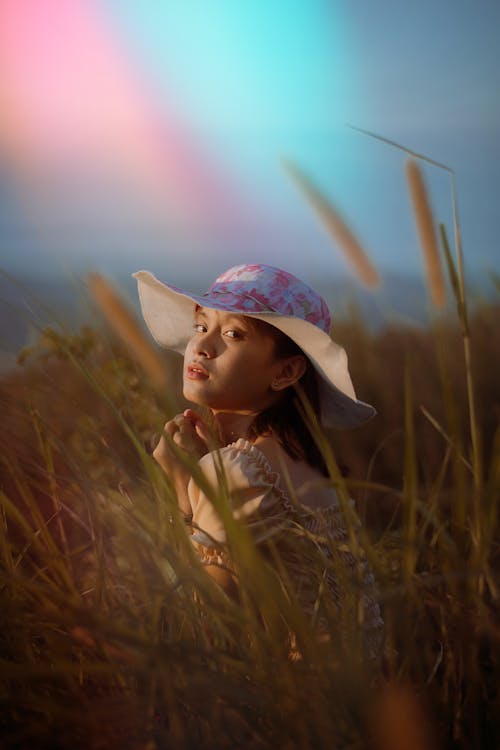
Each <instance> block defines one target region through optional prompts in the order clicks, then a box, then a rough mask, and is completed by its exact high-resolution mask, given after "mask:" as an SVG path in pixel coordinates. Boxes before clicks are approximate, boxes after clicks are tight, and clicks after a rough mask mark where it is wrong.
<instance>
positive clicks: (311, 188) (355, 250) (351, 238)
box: [282, 159, 380, 288]
mask: <svg viewBox="0 0 500 750" xmlns="http://www.w3.org/2000/svg"><path fill="white" fill-rule="evenodd" d="M282 164H283V167H284V169H285V171H286V173H287V174H288V175H289V177H291V179H292V181H293V182H294V183H295V184H296V185H297V187H298V188H299V190H300V191H301V192H302V194H303V195H304V196H305V198H306V199H307V200H308V201H309V203H310V204H311V206H312V207H313V209H314V210H315V211H316V213H317V215H318V216H319V218H320V220H321V221H322V223H323V225H324V226H325V228H326V230H327V232H328V234H329V235H330V236H331V237H333V239H334V240H335V241H336V242H338V244H339V246H340V248H341V250H342V252H343V253H344V256H345V258H346V259H347V261H348V262H349V264H350V265H351V267H352V268H353V269H354V272H355V273H356V276H357V277H358V279H359V280H360V281H361V283H362V284H363V285H364V286H366V287H369V288H371V287H375V286H378V285H379V284H380V277H379V274H378V272H377V270H376V269H375V267H374V266H373V264H372V263H371V261H370V259H369V257H368V254H367V253H366V252H365V250H364V249H363V248H362V246H361V244H360V242H359V240H358V239H357V237H356V236H355V235H354V233H353V231H352V230H351V229H350V228H349V227H348V226H347V224H346V223H345V221H344V220H343V219H342V218H341V216H340V215H339V213H338V211H337V210H336V209H335V208H334V207H333V205H332V204H331V203H330V202H329V201H328V200H327V199H326V198H325V197H324V195H323V194H322V193H321V192H320V191H319V190H318V188H317V187H316V185H314V184H313V183H312V182H311V180H310V179H309V178H308V177H307V176H306V175H305V174H304V173H303V172H302V170H300V169H299V168H298V167H297V166H295V164H293V163H292V162H291V161H289V160H288V159H284V160H283V161H282Z"/></svg>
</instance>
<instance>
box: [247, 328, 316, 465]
mask: <svg viewBox="0 0 500 750" xmlns="http://www.w3.org/2000/svg"><path fill="white" fill-rule="evenodd" d="M247 321H250V322H251V325H253V326H255V328H257V329H260V330H262V331H265V333H266V334H267V335H271V336H272V338H273V339H274V344H275V354H276V356H277V357H278V358H283V359H284V358H286V357H293V356H295V355H298V354H301V355H302V356H303V357H305V359H306V370H305V372H304V374H303V375H302V377H301V378H300V380H299V382H298V385H299V386H300V389H301V391H302V393H303V395H304V396H305V398H306V399H307V401H308V402H309V404H310V405H311V408H312V409H313V411H314V412H315V413H316V414H319V410H320V401H319V389H318V381H317V378H316V372H315V370H314V367H313V366H312V364H311V362H310V361H309V359H308V358H307V356H306V355H305V354H304V352H303V351H302V349H301V348H300V347H299V346H298V345H297V344H296V343H295V341H292V339H291V338H289V337H288V336H287V335H286V334H285V333H283V332H282V331H280V330H279V329H278V328H276V327H275V326H273V325H270V324H269V323H266V322H264V321H262V320H257V319H255V318H250V317H248V318H247ZM266 433H272V434H273V435H274V436H275V437H276V438H277V439H278V441H279V442H280V444H281V445H282V447H283V448H284V450H285V451H286V452H287V453H288V455H289V456H290V457H291V458H293V459H294V460H295V461H300V460H303V461H306V463H308V464H309V466H312V467H313V468H315V469H318V470H319V471H320V472H321V473H322V474H323V475H324V476H328V470H327V468H326V464H325V459H324V458H323V455H322V453H321V451H320V450H319V448H318V446H317V445H316V442H315V440H314V438H313V436H312V435H311V431H310V430H309V428H308V426H307V424H306V422H305V420H304V417H303V412H302V409H301V406H300V401H299V398H298V395H297V392H296V389H295V387H294V386H290V387H289V388H287V389H286V390H285V391H284V393H283V395H282V397H281V398H280V400H279V401H277V402H276V403H275V404H273V405H272V406H269V407H268V408H267V409H264V410H263V411H261V412H260V413H259V414H258V415H257V416H256V417H255V419H254V420H253V422H252V424H251V425H250V427H249V429H248V432H247V439H248V440H255V438H257V437H258V436H259V435H264V434H266Z"/></svg>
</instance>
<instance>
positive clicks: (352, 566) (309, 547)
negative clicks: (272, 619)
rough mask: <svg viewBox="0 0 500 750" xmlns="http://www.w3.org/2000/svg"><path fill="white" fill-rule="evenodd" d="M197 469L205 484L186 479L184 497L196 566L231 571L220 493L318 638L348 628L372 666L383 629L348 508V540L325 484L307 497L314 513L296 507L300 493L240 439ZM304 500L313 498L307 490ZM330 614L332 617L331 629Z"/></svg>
mask: <svg viewBox="0 0 500 750" xmlns="http://www.w3.org/2000/svg"><path fill="white" fill-rule="evenodd" d="M199 467H200V469H201V472H202V477H203V480H204V481H203V482H200V481H199V480H198V481H199V483H197V482H196V481H195V479H192V480H191V481H190V483H189V485H188V495H189V500H190V503H191V508H192V511H193V536H192V541H193V543H194V545H195V547H196V549H197V552H198V554H199V556H200V558H201V560H202V562H204V563H209V564H214V563H215V564H220V565H223V566H225V567H226V568H230V569H231V567H232V562H231V559H230V556H229V553H228V549H227V532H226V525H225V524H224V522H223V520H222V517H221V514H220V513H219V512H218V510H217V508H216V505H217V503H214V502H213V494H212V493H214V494H216V493H217V492H218V493H219V496H220V493H221V487H222V488H223V490H224V493H223V494H224V496H225V497H226V498H227V502H229V508H230V510H231V514H232V517H233V518H234V519H236V520H237V521H239V522H240V523H242V524H244V525H245V526H246V527H247V529H248V530H249V531H250V533H251V535H252V538H253V540H254V541H255V544H256V545H257V547H258V548H259V549H260V550H261V551H262V552H263V554H269V553H270V550H271V548H272V550H273V553H274V557H273V556H272V555H270V554H269V559H270V560H271V559H276V551H278V554H279V558H280V561H281V562H282V563H283V566H284V568H285V570H286V573H287V575H286V578H287V581H288V582H289V583H291V587H292V589H293V593H294V595H295V596H296V597H297V599H298V601H299V602H300V604H301V606H302V608H303V610H304V612H305V613H306V614H307V615H308V616H309V617H310V618H311V621H312V620H313V619H314V622H315V627H319V629H320V631H322V633H323V635H324V634H325V633H326V634H328V635H329V636H331V637H338V635H339V634H340V636H341V637H342V638H343V637H346V638H347V633H348V632H352V628H353V626H354V628H355V629H357V630H358V632H359V631H361V633H362V644H363V650H364V652H365V654H366V655H367V656H368V657H370V658H375V657H377V656H378V655H380V653H381V648H382V632H383V621H382V618H381V614H380V607H379V603H378V599H377V593H376V587H375V582H374V577H373V574H372V572H371V570H370V568H369V566H368V564H367V561H366V558H365V555H364V553H363V551H362V549H361V546H360V545H359V542H358V540H357V535H356V527H353V524H352V518H354V517H355V515H354V510H353V508H352V506H350V508H349V516H351V522H350V526H351V529H352V531H351V533H349V532H348V524H347V523H346V521H345V519H344V514H343V512H342V509H341V504H340V502H339V499H338V496H337V493H336V491H335V489H334V488H333V486H332V484H331V482H329V481H328V480H326V479H325V480H324V481H321V482H319V483H318V486H317V488H315V489H313V492H314V494H315V498H316V500H317V501H318V502H317V503H315V508H316V507H317V509H313V508H311V507H310V503H308V504H307V505H305V504H303V503H301V502H300V499H299V498H300V497H301V493H300V489H299V490H298V491H297V493H296V496H295V497H292V496H291V495H287V494H286V493H285V492H284V491H283V489H282V487H281V485H280V481H279V480H280V476H279V474H277V473H276V472H274V471H273V470H272V468H271V466H270V464H269V461H268V460H267V458H266V456H265V455H264V454H263V453H262V452H261V451H260V450H259V449H258V448H257V447H256V446H255V445H253V444H252V443H250V442H249V441H248V440H244V439H243V438H240V439H239V440H237V441H236V442H235V443H232V444H231V445H228V446H226V447H225V448H222V449H221V450H219V451H216V452H212V453H208V454H206V455H205V456H203V457H202V458H201V459H200V461H199ZM199 484H203V485H204V490H205V491H204V490H203V489H201V488H200V486H199ZM307 494H308V496H310V495H311V488H309V491H308V492H307ZM209 495H210V497H209ZM358 528H359V527H358ZM325 595H326V596H327V597H328V602H327V606H326V609H325V610H324V613H327V612H330V617H328V616H325V614H324V615H323V616H322V615H321V607H319V608H318V602H319V601H320V600H321V598H322V597H323V598H324V597H325ZM318 611H319V612H320V615H319V617H318ZM332 611H333V612H334V613H336V617H335V618H334V620H333V621H332V617H331V613H332ZM332 622H335V623H336V625H335V630H336V631H337V632H336V633H334V632H333V628H332Z"/></svg>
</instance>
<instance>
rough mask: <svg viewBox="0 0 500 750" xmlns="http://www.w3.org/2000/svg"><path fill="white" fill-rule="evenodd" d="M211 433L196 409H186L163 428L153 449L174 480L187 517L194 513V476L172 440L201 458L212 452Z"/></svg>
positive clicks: (179, 500)
mask: <svg viewBox="0 0 500 750" xmlns="http://www.w3.org/2000/svg"><path fill="white" fill-rule="evenodd" d="M208 440H209V432H208V428H207V426H206V425H205V423H204V422H203V421H202V420H201V419H200V417H199V415H198V414H197V413H196V412H195V411H193V410H192V409H186V410H185V411H184V412H183V413H182V414H177V416H175V417H174V418H173V419H170V420H169V421H168V422H167V423H166V424H165V427H164V428H163V433H162V436H161V437H160V440H159V442H158V445H157V446H156V448H155V449H154V451H153V454H152V455H153V458H154V459H155V461H156V462H157V463H158V464H159V465H160V466H161V468H162V469H163V471H164V472H165V473H166V474H167V475H168V476H169V478H170V479H171V481H172V482H173V485H174V488H175V491H176V494H177V501H178V504H179V509H180V511H181V512H182V513H184V515H185V516H190V515H191V504H190V502H189V497H188V492H187V486H188V484H189V480H190V479H191V473H190V471H189V468H188V467H187V466H186V465H185V464H184V463H183V462H182V461H181V460H180V459H179V458H178V456H177V455H176V454H175V452H174V450H173V449H172V447H171V443H172V442H173V443H175V445H176V446H177V447H178V448H180V450H182V451H184V452H185V453H186V454H187V455H189V456H191V457H192V458H193V460H195V461H198V460H199V459H200V458H201V457H202V456H204V455H205V454H206V453H207V452H208V446H207V442H208Z"/></svg>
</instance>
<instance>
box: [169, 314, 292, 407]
mask: <svg viewBox="0 0 500 750" xmlns="http://www.w3.org/2000/svg"><path fill="white" fill-rule="evenodd" d="M193 328H194V333H193V337H192V338H191V340H190V341H189V343H188V345H187V348H186V353H185V355H184V372H183V379H184V396H185V398H187V399H188V400H189V401H192V402H194V403H195V404H203V405H204V406H208V407H209V408H210V409H211V410H212V411H213V412H214V413H217V412H220V411H227V412H236V413H240V414H245V413H252V412H259V411H262V409H265V408H267V407H268V406H270V405H271V404H272V403H274V402H275V401H276V399H277V398H278V397H279V394H278V392H277V391H275V390H273V389H272V388H271V383H272V382H273V381H274V379H275V378H277V377H279V375H280V372H281V371H282V367H283V360H280V359H278V358H277V357H276V355H275V341H274V338H273V336H272V334H270V333H268V332H267V331H265V330H261V328H260V327H256V326H254V325H252V322H251V321H249V320H248V318H245V317H244V316H242V315H234V314H233V313H228V312H222V311H221V310H211V309H209V308H206V307H197V308H196V309H195V313H194V324H193Z"/></svg>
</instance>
